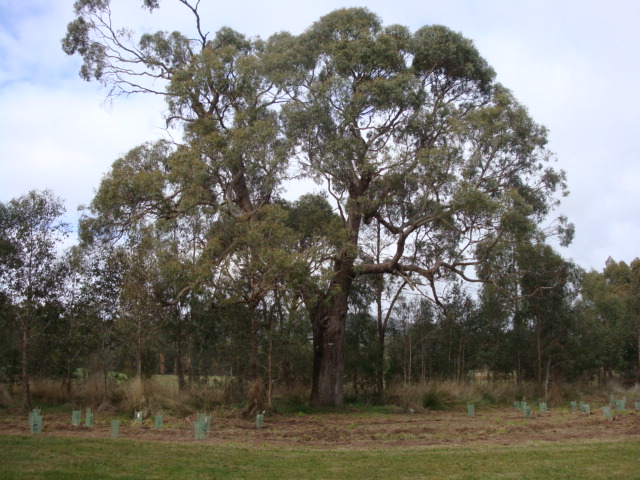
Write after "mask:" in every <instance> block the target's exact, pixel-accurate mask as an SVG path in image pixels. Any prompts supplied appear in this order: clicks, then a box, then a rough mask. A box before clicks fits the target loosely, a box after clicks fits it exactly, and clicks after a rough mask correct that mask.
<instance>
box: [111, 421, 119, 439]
mask: <svg viewBox="0 0 640 480" xmlns="http://www.w3.org/2000/svg"><path fill="white" fill-rule="evenodd" d="M119 429H120V420H111V438H113V439H114V440H115V439H116V438H118V430H119Z"/></svg>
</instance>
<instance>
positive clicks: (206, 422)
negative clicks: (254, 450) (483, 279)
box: [29, 394, 640, 440]
mask: <svg viewBox="0 0 640 480" xmlns="http://www.w3.org/2000/svg"><path fill="white" fill-rule="evenodd" d="M626 403H627V397H623V398H622V399H615V397H614V396H613V394H612V395H611V398H610V401H609V405H608V406H603V407H602V416H603V417H604V418H605V419H607V420H611V418H612V410H611V409H612V408H615V409H616V410H617V411H618V412H623V411H624V410H626ZM634 405H635V410H636V411H640V402H635V404H634ZM513 406H514V408H515V409H516V410H519V411H521V412H522V414H523V415H524V417H525V418H531V405H530V404H529V403H527V402H526V401H514V402H513ZM538 409H539V412H540V413H548V412H549V408H548V407H547V404H546V402H539V403H538ZM569 409H570V410H571V411H572V412H582V413H586V414H587V415H590V414H591V406H590V404H588V403H585V402H582V401H580V402H577V401H571V402H569ZM467 416H469V417H473V416H475V404H473V403H468V404H467ZM133 421H134V424H137V425H142V422H143V415H142V412H135V413H134V416H133ZM93 422H94V420H93V413H92V412H91V409H90V408H87V410H86V413H85V422H84V423H85V426H86V427H93ZM81 424H82V410H73V412H72V413H71V425H73V426H76V427H77V426H80V425H81ZM153 426H154V428H157V429H160V428H163V417H162V415H155V416H154V417H153ZM262 428H264V413H260V414H258V415H256V429H258V430H260V429H262ZM29 430H30V431H31V433H32V434H40V433H42V431H43V421H42V410H40V409H37V408H36V409H34V410H32V411H31V412H29ZM119 431H120V420H118V419H115V420H111V438H114V439H116V438H118V435H119ZM209 431H211V415H207V414H205V413H203V412H199V413H198V414H197V415H196V421H195V422H194V424H193V433H194V439H195V440H204V439H205V438H206V437H207V433H208V432H209Z"/></svg>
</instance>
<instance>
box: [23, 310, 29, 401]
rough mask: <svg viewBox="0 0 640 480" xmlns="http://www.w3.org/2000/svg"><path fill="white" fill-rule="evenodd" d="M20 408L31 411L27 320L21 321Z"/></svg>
mask: <svg viewBox="0 0 640 480" xmlns="http://www.w3.org/2000/svg"><path fill="white" fill-rule="evenodd" d="M21 343H22V407H23V408H24V409H25V410H26V411H27V412H29V411H31V390H30V389H29V320H28V319H26V318H23V319H22V342H21Z"/></svg>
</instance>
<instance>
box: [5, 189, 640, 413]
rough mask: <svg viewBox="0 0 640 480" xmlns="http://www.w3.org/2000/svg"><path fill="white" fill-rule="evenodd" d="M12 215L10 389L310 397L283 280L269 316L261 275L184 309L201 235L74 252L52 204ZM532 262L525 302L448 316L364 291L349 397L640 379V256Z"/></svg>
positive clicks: (208, 293) (462, 304) (410, 295)
mask: <svg viewBox="0 0 640 480" xmlns="http://www.w3.org/2000/svg"><path fill="white" fill-rule="evenodd" d="M312 200H313V201H319V200H318V199H317V198H311V197H305V198H303V199H302V200H300V201H298V202H294V203H293V204H286V203H282V208H283V211H284V212H285V213H286V214H287V215H288V216H289V218H290V219H291V221H294V220H293V219H295V218H297V219H301V218H304V219H305V221H306V220H310V217H309V212H308V210H305V209H308V208H309V206H308V205H306V206H304V205H303V204H304V203H305V202H311V201H312ZM325 207H326V206H325ZM300 209H303V210H305V211H306V213H307V214H306V215H303V216H300V211H299V210H300ZM0 212H1V213H2V217H0V218H1V225H2V240H1V241H0V252H1V254H0V258H1V259H2V261H1V263H0V266H1V269H2V270H1V271H0V273H1V274H2V281H3V282H2V291H1V295H0V328H1V329H2V332H3V334H2V336H0V342H1V345H0V382H2V383H18V384H19V383H20V382H21V381H22V379H23V375H29V376H31V377H32V378H48V379H57V380H58V381H59V382H60V385H61V387H62V386H64V388H68V389H69V391H70V390H71V387H72V384H73V383H74V382H76V381H78V380H80V379H82V378H85V377H86V376H87V375H98V376H99V377H101V378H102V377H104V380H105V385H106V382H107V379H110V380H112V379H113V378H114V377H116V378H117V377H118V376H119V375H121V374H123V373H124V374H126V375H128V376H135V375H140V376H142V377H150V376H152V375H155V374H160V373H164V374H173V375H177V377H178V381H179V386H180V389H181V390H183V391H189V390H190V389H192V388H193V387H194V385H195V386H197V385H198V384H199V383H200V382H202V381H203V380H205V378H206V377H209V376H219V377H220V376H221V377H227V378H235V379H239V380H240V381H245V382H247V385H248V384H249V383H250V382H252V381H254V380H255V379H257V378H260V379H262V380H263V381H264V383H265V384H266V383H267V382H268V383H269V384H270V385H271V388H272V389H277V388H282V387H291V386H293V385H303V386H307V387H308V386H309V384H310V378H311V369H312V351H311V350H312V329H311V324H310V321H309V318H308V315H307V314H306V312H305V311H304V308H301V301H300V298H298V296H296V295H295V293H294V292H292V291H290V290H288V289H286V288H284V287H283V286H282V285H280V284H279V283H278V282H277V281H274V283H272V284H270V285H269V287H270V289H269V291H267V292H265V293H264V294H263V295H261V296H260V298H259V300H258V301H257V302H256V304H255V305H252V304H251V303H250V299H251V295H252V293H253V292H254V287H252V286H251V285H250V282H251V279H250V278H241V279H240V281H239V282H237V281H236V280H234V279H233V278H232V277H229V278H224V277H221V278H219V279H218V282H217V285H218V288H215V289H214V288H211V287H210V286H203V287H202V288H199V289H190V290H189V291H188V293H186V294H184V295H182V296H179V297H178V298H179V300H178V301H174V300H172V299H174V298H176V293H177V292H179V291H180V290H181V289H182V288H184V285H185V284H186V283H187V282H188V281H189V280H188V275H189V274H190V273H192V272H193V268H194V264H193V260H194V259H193V252H192V251H190V250H189V248H188V247H189V245H190V244H192V240H193V239H192V238H191V239H190V238H189V237H188V236H187V237H185V236H183V235H184V233H185V232H184V231H182V233H180V232H179V231H178V229H177V228H176V227H177V225H173V226H172V227H171V228H169V227H168V226H166V225H165V226H164V227H165V228H163V229H155V230H154V231H153V233H152V234H149V235H148V236H146V237H145V238H138V239H136V243H135V245H121V244H115V245H113V246H111V247H109V248H107V247H106V246H105V245H103V244H83V245H77V246H73V247H71V248H70V249H68V250H66V251H64V252H62V253H61V250H60V248H59V245H57V243H59V242H60V241H62V239H63V238H64V237H65V232H68V226H67V225H65V224H64V222H62V220H61V218H62V217H61V215H62V203H61V201H60V200H59V199H57V198H56V197H55V196H54V195H53V194H52V193H51V192H48V191H45V192H36V191H33V192H30V193H29V194H27V195H25V196H23V197H20V198H18V199H14V200H12V201H11V202H8V203H6V204H0ZM185 242H186V243H185ZM180 252H182V253H180ZM282 261H283V262H286V261H287V259H286V258H284V259H283V260H282ZM517 261H518V262H519V263H522V264H523V266H526V269H527V270H528V272H529V273H527V274H525V275H524V276H523V277H521V279H520V281H519V283H518V284H517V285H511V286H510V287H509V288H510V289H516V290H517V291H518V295H513V294H512V293H513V292H511V293H509V290H508V289H504V288H499V287H497V286H496V285H493V284H491V283H483V284H481V285H480V286H479V287H478V288H477V289H474V290H472V291H470V290H469V289H465V288H463V287H464V284H463V283H462V282H456V281H453V280H452V281H450V282H445V284H443V285H442V286H441V289H442V303H441V305H436V304H434V302H433V301H432V300H428V299H426V298H425V297H424V296H422V295H420V294H419V291H418V290H417V288H415V289H412V287H411V285H409V283H408V282H407V281H405V280H394V279H393V278H392V277H390V278H385V277H384V276H377V277H373V278H370V279H368V281H366V282H365V281H360V282H356V284H355V285H354V288H353V289H352V291H351V294H350V299H349V312H348V314H347V318H346V325H347V349H346V351H347V356H346V362H345V383H346V385H347V392H348V395H347V398H348V399H352V400H354V401H355V400H357V401H365V402H374V403H375V402H380V401H381V400H382V399H383V390H384V388H385V387H386V386H389V385H392V384H412V383H421V382H429V381H431V380H455V381H458V382H468V381H473V380H474V379H476V378H479V377H482V378H484V379H488V380H496V381H505V380H506V381H509V382H513V383H515V382H535V383H537V384H538V385H539V386H540V387H541V391H542V389H548V387H549V383H550V382H551V383H563V382H588V383H592V382H599V383H601V384H604V383H606V382H608V381H609V380H611V379H615V380H616V381H622V382H628V383H633V382H637V381H638V376H639V372H640V357H639V345H640V308H639V307H640V259H635V260H633V261H632V262H631V263H630V264H627V263H625V262H624V261H619V262H616V261H615V260H613V259H611V258H609V259H608V260H607V261H606V264H605V266H604V268H603V270H602V271H593V270H592V271H589V272H585V271H583V270H582V269H581V268H579V267H578V266H576V265H574V264H572V263H571V262H569V261H567V260H565V259H563V258H562V257H561V256H560V255H559V254H558V253H557V252H556V251H554V250H553V249H552V248H551V247H549V246H547V245H528V246H527V247H526V248H524V249H523V250H522V251H521V252H519V253H518V256H517ZM270 265H271V266H273V265H274V264H270ZM236 267H237V266H236ZM230 268H232V267H230ZM541 286H542V288H541ZM264 288H266V287H264Z"/></svg>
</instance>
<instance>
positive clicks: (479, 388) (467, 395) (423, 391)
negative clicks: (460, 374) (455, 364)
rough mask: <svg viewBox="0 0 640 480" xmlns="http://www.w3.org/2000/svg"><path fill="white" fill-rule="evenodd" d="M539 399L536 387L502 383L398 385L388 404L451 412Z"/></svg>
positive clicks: (404, 407)
mask: <svg viewBox="0 0 640 480" xmlns="http://www.w3.org/2000/svg"><path fill="white" fill-rule="evenodd" d="M537 398H539V395H538V393H537V388H536V386H535V385H533V384H528V383H527V384H524V383H523V384H520V385H514V384H513V383H507V382H504V383H501V382H482V383H475V382H455V381H452V380H444V381H431V382H427V383H418V384H410V385H406V384H398V385H394V386H392V387H390V388H389V389H387V392H386V394H385V403H386V404H390V405H398V406H400V407H402V408H403V409H404V410H407V411H409V410H421V409H426V410H451V409H453V408H456V407H459V406H465V405H466V404H467V403H475V404H482V405H495V406H499V405H508V404H511V403H512V402H513V401H514V400H529V401H531V400H533V399H537Z"/></svg>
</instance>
